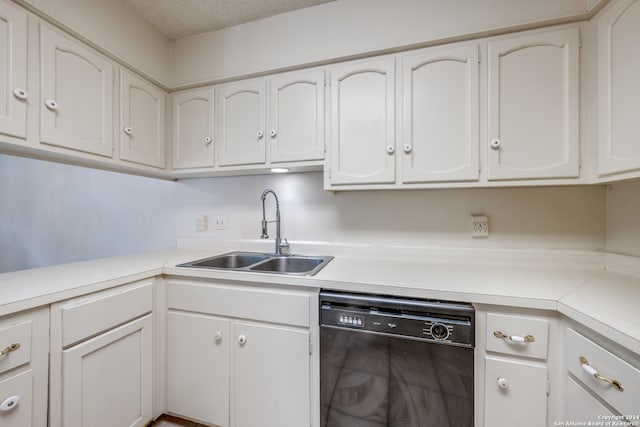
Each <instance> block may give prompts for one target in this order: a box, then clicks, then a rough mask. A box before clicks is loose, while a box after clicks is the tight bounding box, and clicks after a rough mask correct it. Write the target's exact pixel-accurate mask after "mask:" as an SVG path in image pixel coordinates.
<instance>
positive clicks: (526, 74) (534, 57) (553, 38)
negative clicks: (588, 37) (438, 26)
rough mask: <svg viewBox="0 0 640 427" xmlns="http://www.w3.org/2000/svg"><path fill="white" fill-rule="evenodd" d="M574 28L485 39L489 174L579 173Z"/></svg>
mask: <svg viewBox="0 0 640 427" xmlns="http://www.w3.org/2000/svg"><path fill="white" fill-rule="evenodd" d="M578 50H579V33H578V30H577V29H568V30H562V31H553V32H548V33H542V34H535V35H528V36H523V37H517V38H509V39H502V40H496V41H491V42H489V141H488V144H489V148H488V178H489V179H490V180H500V179H536V178H538V179H544V178H576V177H578V174H579V141H578V137H579V135H578V130H579V129H578V124H579V123H578V119H579V116H578V89H579V84H578V78H579V69H578V65H579V64H578Z"/></svg>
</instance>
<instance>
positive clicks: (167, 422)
mask: <svg viewBox="0 0 640 427" xmlns="http://www.w3.org/2000/svg"><path fill="white" fill-rule="evenodd" d="M151 427H206V426H205V425H204V424H198V423H196V422H193V421H188V420H183V419H182V418H178V417H172V416H171V415H161V416H160V417H159V418H158V419H157V420H156V421H155V422H154V423H153V424H151Z"/></svg>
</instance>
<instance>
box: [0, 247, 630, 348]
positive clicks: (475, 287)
mask: <svg viewBox="0 0 640 427" xmlns="http://www.w3.org/2000/svg"><path fill="white" fill-rule="evenodd" d="M238 249H241V250H264V246H261V245H245V246H244V247H242V248H238V246H236V243H234V242H231V243H229V244H220V243H218V244H216V245H215V246H210V247H207V248H204V247H200V248H197V247H196V248H194V249H175V250H171V251H163V252H154V253H147V254H141V255H131V256H123V257H114V258H106V259H101V260H95V261H86V262H79V263H72V264H64V265H58V266H54V267H48V268H40V269H33V270H24V271H18V272H12V273H4V274H0V316H1V315H6V314H9V313H13V312H17V311H21V310H25V309H29V308H34V307H37V306H42V305H46V304H51V303H53V302H56V301H61V300H64V299H67V298H72V297H75V296H78V295H82V294H86V293H89V292H95V291H98V290H102V289H107V288H109V287H113V286H117V285H120V284H124V283H128V282H132V281H135V280H141V279H144V278H147V277H154V276H159V275H161V274H164V275H172V276H183V277H185V276H186V277H191V278H200V279H213V280H218V281H226V282H234V281H242V282H253V283H260V284H265V285H279V286H299V287H313V288H325V289H334V290H348V291H355V292H371V293H384V294H395V295H399V296H413V297H422V298H433V299H442V300H452V301H464V302H471V303H476V304H495V305H508V306H514V307H523V308H536V309H547V310H558V311H560V312H561V313H563V314H565V315H566V316H568V317H570V318H572V319H574V320H576V321H578V322H580V323H583V324H585V326H587V327H589V328H591V329H594V330H595V331H596V332H599V333H601V334H603V335H606V336H608V337H610V338H611V339H614V340H615V341H617V342H619V343H620V344H621V345H623V346H625V347H628V348H629V349H631V350H633V351H634V352H636V353H639V354H640V310H638V309H637V308H636V305H637V302H638V301H640V278H639V277H637V276H632V275H629V274H620V273H615V272H611V271H605V268H604V263H605V261H604V260H605V256H604V254H602V253H592V252H570V251H556V252H545V251H509V250H493V251H486V250H484V251H481V252H480V251H473V250H467V249H451V248H375V247H369V248H364V249H362V248H361V250H359V251H351V250H350V249H349V248H345V247H338V248H336V247H332V248H329V247H324V246H322V245H307V246H304V245H301V246H299V247H297V249H298V250H297V251H296V252H298V253H305V254H322V255H334V256H335V258H334V259H333V260H332V261H331V262H330V263H329V264H328V265H327V266H326V267H325V268H324V269H322V270H321V271H320V272H318V273H317V274H316V275H315V276H313V277H307V276H284V275H277V274H269V273H244V272H237V271H222V270H203V269H194V268H189V269H185V268H180V267H175V265H177V264H180V263H183V262H188V261H193V260H196V259H200V258H206V257H209V256H213V255H217V254H220V253H224V252H229V251H231V250H238ZM269 249H271V248H270V247H269ZM269 249H267V251H268V250H269ZM328 249H332V250H331V251H329V250H328ZM634 262H636V261H635V260H634ZM625 273H628V272H625Z"/></svg>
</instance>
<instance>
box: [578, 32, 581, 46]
mask: <svg viewBox="0 0 640 427" xmlns="http://www.w3.org/2000/svg"><path fill="white" fill-rule="evenodd" d="M578 49H582V33H581V32H578Z"/></svg>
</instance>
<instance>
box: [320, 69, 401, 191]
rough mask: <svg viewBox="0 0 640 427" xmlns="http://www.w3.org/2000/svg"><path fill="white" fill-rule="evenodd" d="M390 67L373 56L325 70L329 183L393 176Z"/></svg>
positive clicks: (392, 74) (373, 180) (392, 81)
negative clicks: (328, 81)
mask: <svg viewBox="0 0 640 427" xmlns="http://www.w3.org/2000/svg"><path fill="white" fill-rule="evenodd" d="M394 68H395V61H394V59H379V60H375V61H368V62H366V63H358V64H349V65H345V66H343V67H337V68H334V69H333V70H332V71H331V160H330V162H331V163H330V165H331V171H330V173H331V177H330V182H331V184H361V183H362V184H364V183H367V184H376V183H377V184H381V183H393V182H394V181H395V155H394V154H393V150H395V145H396V144H395V116H394V114H395V102H394V100H395V72H394ZM390 151H391V152H390Z"/></svg>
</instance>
